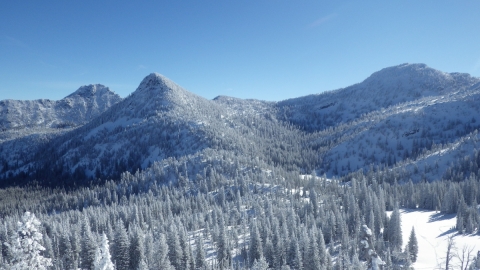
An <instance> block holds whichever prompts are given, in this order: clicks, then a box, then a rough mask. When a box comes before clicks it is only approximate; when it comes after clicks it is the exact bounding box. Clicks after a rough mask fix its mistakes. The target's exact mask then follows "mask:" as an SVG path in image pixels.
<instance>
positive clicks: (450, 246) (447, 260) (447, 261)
mask: <svg viewBox="0 0 480 270" xmlns="http://www.w3.org/2000/svg"><path fill="white" fill-rule="evenodd" d="M454 249H455V242H453V237H452V236H450V237H448V244H447V254H446V256H445V270H449V269H450V264H451V263H452V258H453V255H454Z"/></svg>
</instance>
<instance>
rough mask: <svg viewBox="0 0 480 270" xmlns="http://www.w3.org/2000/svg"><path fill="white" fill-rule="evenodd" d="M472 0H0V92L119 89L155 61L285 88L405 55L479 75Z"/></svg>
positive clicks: (199, 82) (195, 81)
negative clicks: (90, 87) (96, 86)
mask: <svg viewBox="0 0 480 270" xmlns="http://www.w3.org/2000/svg"><path fill="white" fill-rule="evenodd" d="M479 14H480V1H441V0H434V1H433V0H432V1H429V0H425V1H418V0H415V1H413V0H402V1H303V0H302V1H293V0H292V1H281V0H275V1H273V0H271V1H264V0H259V1H249V0H226V1H223V0H222V1H220V0H218V1H199V0H195V1H183V0H178V1H177V0H174V1H171V0H168V1H85V0H83V1H37V0H34V1H22V0H20V1H2V2H1V3H0V100H2V99H38V98H49V99H61V98H63V97H65V96H67V95H68V94H70V93H72V92H73V91H75V90H76V89H77V88H78V87H80V86H81V85H86V84H92V83H101V84H104V85H107V86H109V87H110V88H111V89H112V90H113V91H115V92H116V93H118V94H119V95H120V96H122V97H125V96H127V95H128V94H130V93H131V92H133V91H134V90H135V89H136V87H137V86H138V84H139V83H140V81H141V80H142V79H143V78H144V77H145V76H146V75H148V74H149V73H151V72H158V73H161V74H163V75H165V76H167V77H169V78H170V79H172V80H173V81H175V82H176V83H178V84H179V85H181V86H183V87H184V88H186V89H187V90H189V91H191V92H194V93H196V94H198V95H200V96H203V97H205V98H208V99H211V98H214V97H215V96H217V95H228V96H234V97H240V98H256V99H263V100H272V101H274V100H282V99H287V98H292V97H298V96H303V95H307V94H313V93H320V92H323V91H326V90H334V89H337V88H341V87H346V86H349V85H352V84H354V83H358V82H361V81H362V80H364V79H365V78H366V77H368V76H369V75H370V74H371V73H373V72H375V71H378V70H380V69H382V68H384V67H388V66H393V65H398V64H401V63H406V62H409V63H425V64H427V65H429V66H430V67H433V68H436V69H439V70H442V71H446V72H466V73H470V74H472V75H473V76H477V77H478V76H480V15H479Z"/></svg>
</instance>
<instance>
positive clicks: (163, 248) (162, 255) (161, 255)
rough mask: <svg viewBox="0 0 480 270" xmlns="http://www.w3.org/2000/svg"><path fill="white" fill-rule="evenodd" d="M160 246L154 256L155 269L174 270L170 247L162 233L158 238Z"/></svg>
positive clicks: (158, 245)
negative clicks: (170, 257)
mask: <svg viewBox="0 0 480 270" xmlns="http://www.w3.org/2000/svg"><path fill="white" fill-rule="evenodd" d="M158 238H159V239H158V244H157V248H156V250H155V254H154V256H153V257H154V260H155V261H154V263H153V266H154V267H155V269H165V270H171V269H174V268H173V266H172V264H171V263H170V259H169V255H168V254H169V247H168V244H167V240H166V239H165V235H164V234H163V233H162V234H160V235H159V237H158Z"/></svg>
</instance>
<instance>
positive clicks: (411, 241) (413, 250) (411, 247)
mask: <svg viewBox="0 0 480 270" xmlns="http://www.w3.org/2000/svg"><path fill="white" fill-rule="evenodd" d="M407 249H408V252H409V253H410V257H411V260H412V262H416V261H417V256H418V242H417V236H416V235H415V228H414V227H412V231H411V232H410V237H409V238H408V244H407Z"/></svg>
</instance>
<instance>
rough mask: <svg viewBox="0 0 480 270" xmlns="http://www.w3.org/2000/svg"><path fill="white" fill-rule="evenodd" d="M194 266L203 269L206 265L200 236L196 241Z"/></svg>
mask: <svg viewBox="0 0 480 270" xmlns="http://www.w3.org/2000/svg"><path fill="white" fill-rule="evenodd" d="M195 267H197V269H204V267H206V263H205V250H204V248H203V238H202V236H199V237H198V238H197V241H196V254H195Z"/></svg>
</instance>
